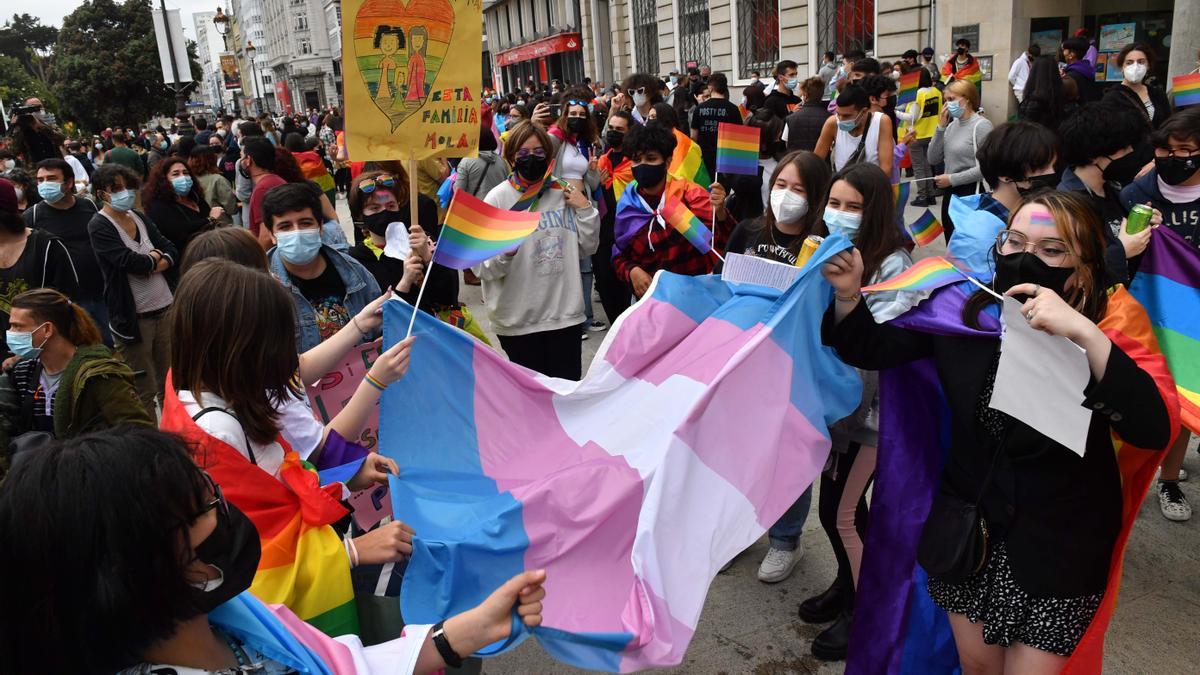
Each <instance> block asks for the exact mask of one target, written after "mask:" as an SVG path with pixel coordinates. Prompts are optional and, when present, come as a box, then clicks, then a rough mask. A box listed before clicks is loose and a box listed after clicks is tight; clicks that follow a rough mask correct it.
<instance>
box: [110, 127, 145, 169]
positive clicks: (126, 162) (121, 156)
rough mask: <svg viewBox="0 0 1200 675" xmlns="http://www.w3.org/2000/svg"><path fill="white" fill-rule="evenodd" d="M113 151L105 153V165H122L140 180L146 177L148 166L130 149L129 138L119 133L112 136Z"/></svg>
mask: <svg viewBox="0 0 1200 675" xmlns="http://www.w3.org/2000/svg"><path fill="white" fill-rule="evenodd" d="M111 140H112V144H113V147H112V150H109V151H108V152H106V153H104V163H105V164H120V165H121V166H123V167H125V168H126V169H129V170H130V171H132V172H133V173H134V174H135V175H136V176H137V177H138V179H139V180H140V179H141V178H142V177H144V176H145V175H146V164H145V163H144V162H142V158H141V157H140V156H139V155H138V154H137V153H136V152H134V151H133V150H131V149H130V148H129V137H128V136H126V135H125V134H124V133H122V132H120V131H118V132H115V133H113V135H112V139H111Z"/></svg>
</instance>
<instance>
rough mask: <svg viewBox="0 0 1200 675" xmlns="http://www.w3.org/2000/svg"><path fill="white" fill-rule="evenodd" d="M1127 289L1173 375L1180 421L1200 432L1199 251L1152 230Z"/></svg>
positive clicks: (1176, 237) (1160, 230)
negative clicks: (1147, 320) (1145, 317)
mask: <svg viewBox="0 0 1200 675" xmlns="http://www.w3.org/2000/svg"><path fill="white" fill-rule="evenodd" d="M1129 290H1130V292H1131V293H1133V296H1134V297H1135V298H1137V299H1138V301H1139V302H1141V303H1142V306H1144V307H1145V308H1146V313H1147V314H1148V315H1149V316H1150V323H1151V325H1152V326H1153V329H1154V336H1155V337H1156V338H1157V339H1158V344H1159V345H1160V346H1161V347H1162V351H1163V354H1164V355H1165V356H1166V357H1167V365H1168V366H1169V367H1170V369H1171V374H1172V375H1174V376H1175V387H1176V389H1177V390H1178V392H1179V405H1180V407H1181V408H1182V409H1183V424H1184V426H1186V427H1187V428H1188V429H1191V430H1192V431H1193V432H1195V433H1198V434H1200V252H1197V251H1196V249H1195V248H1193V247H1192V246H1191V245H1190V244H1188V243H1187V241H1185V240H1184V239H1183V238H1182V237H1180V236H1179V235H1178V234H1176V233H1175V232H1173V231H1171V230H1169V229H1167V228H1165V227H1160V228H1158V229H1156V230H1155V231H1154V236H1152V237H1151V238H1150V245H1149V246H1148V247H1147V248H1146V253H1145V254H1144V255H1143V256H1142V264H1141V267H1139V268H1138V273H1137V275H1136V276H1134V278H1133V283H1132V284H1131V285H1130V288H1129Z"/></svg>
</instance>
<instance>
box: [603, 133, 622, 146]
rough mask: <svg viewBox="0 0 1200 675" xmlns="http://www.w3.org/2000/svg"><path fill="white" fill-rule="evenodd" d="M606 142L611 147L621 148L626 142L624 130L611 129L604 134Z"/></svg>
mask: <svg viewBox="0 0 1200 675" xmlns="http://www.w3.org/2000/svg"><path fill="white" fill-rule="evenodd" d="M604 142H605V143H608V147H610V148H619V147H621V144H622V143H624V142H625V132H624V131H609V132H608V133H607V134H605V135H604Z"/></svg>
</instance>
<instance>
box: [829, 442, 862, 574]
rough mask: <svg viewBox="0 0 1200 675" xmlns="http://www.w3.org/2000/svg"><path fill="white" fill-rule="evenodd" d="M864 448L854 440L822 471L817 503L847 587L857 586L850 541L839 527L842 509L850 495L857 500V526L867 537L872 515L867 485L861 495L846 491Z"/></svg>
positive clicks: (855, 526) (860, 535)
mask: <svg viewBox="0 0 1200 675" xmlns="http://www.w3.org/2000/svg"><path fill="white" fill-rule="evenodd" d="M861 448H862V446H861V445H859V444H858V443H851V444H850V447H849V448H848V449H847V450H846V452H845V453H842V454H839V455H838V456H837V458H836V459H835V463H834V465H833V467H832V468H831V469H829V470H827V471H825V472H823V473H822V474H821V491H820V501H819V503H818V504H817V514H818V516H819V517H820V519H821V528H822V529H824V530H825V536H827V537H829V543H830V544H831V545H832V546H833V556H834V557H835V558H837V564H838V571H837V582H838V583H839V584H841V585H842V587H843V588H847V589H853V588H854V572H853V570H852V569H851V568H850V557H849V555H847V553H846V544H845V542H844V541H843V540H842V535H841V533H840V532H839V531H838V510H839V507H840V505H841V504H842V502H843V501H845V500H846V499H852V500H854V501H855V502H857V505H856V506H855V510H854V529H855V530H857V531H858V538H859V539H860V540H864V541H865V539H866V533H867V516H868V511H867V496H866V495H867V490H866V486H864V487H863V490H862V492H861V493H859V494H857V495H847V494H845V492H846V483H847V479H848V478H849V477H850V470H851V468H852V467H853V466H854V463H855V462H856V461H858V451H859V450H860V449H861ZM869 485H870V482H868V483H867V486H869ZM847 503H849V502H847Z"/></svg>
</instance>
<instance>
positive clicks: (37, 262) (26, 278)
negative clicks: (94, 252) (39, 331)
mask: <svg viewBox="0 0 1200 675" xmlns="http://www.w3.org/2000/svg"><path fill="white" fill-rule="evenodd" d="M93 257H94V256H93ZM34 288H53V289H55V290H57V291H59V292H61V293H62V294H63V295H65V296H67V297H68V298H74V297H78V295H79V280H78V278H77V277H76V276H75V266H74V265H72V264H71V254H70V253H68V252H67V247H66V246H64V245H63V243H62V242H61V241H59V240H58V239H57V238H55V237H52V236H50V235H49V234H46V233H45V232H43V231H41V230H32V231H31V232H30V233H29V237H28V238H27V239H26V240H25V248H24V250H22V251H21V256H20V257H19V258H17V261H16V262H15V263H13V265H12V267H5V268H0V339H3V334H4V331H7V330H8V316H9V314H10V313H11V312H12V301H13V298H15V297H17V296H18V295H20V294H22V293H24V292H25V291H28V290H30V289H34ZM4 349H5V353H8V352H9V349H8V343H7V342H5V343H4Z"/></svg>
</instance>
